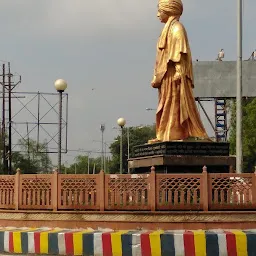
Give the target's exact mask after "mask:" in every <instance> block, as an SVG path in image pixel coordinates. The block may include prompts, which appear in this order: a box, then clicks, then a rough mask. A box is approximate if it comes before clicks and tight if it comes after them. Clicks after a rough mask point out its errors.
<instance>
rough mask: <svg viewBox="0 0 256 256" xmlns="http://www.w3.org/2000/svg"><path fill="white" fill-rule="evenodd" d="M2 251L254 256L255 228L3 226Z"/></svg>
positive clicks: (110, 255) (125, 255) (105, 255)
mask: <svg viewBox="0 0 256 256" xmlns="http://www.w3.org/2000/svg"><path fill="white" fill-rule="evenodd" d="M0 253H11V254H16V253H19V254H23V255H24V254H25V255H26V254H44V255H45V254H48V255H88V256H92V255H103V256H161V255H162V256H167V255H168V256H183V255H184V256H204V255H205V256H225V255H227V256H247V255H248V256H251V255H256V230H243V231H242V230H217V231H216V230H215V231H214V230H209V231H203V230H196V231H190V230H186V231H162V230H158V231H126V230H125V231H111V232H103V231H92V230H67V229H66V230H65V229H48V228H42V229H32V228H28V229H26V228H22V229H17V228H3V229H0Z"/></svg>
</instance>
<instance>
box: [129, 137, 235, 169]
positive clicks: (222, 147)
mask: <svg viewBox="0 0 256 256" xmlns="http://www.w3.org/2000/svg"><path fill="white" fill-rule="evenodd" d="M235 162H236V158H235V156H229V143H226V142H202V141H189V142H187V141H186V142H183V141H171V142H161V143H154V144H144V145H139V146H136V147H134V155H133V157H132V158H130V159H128V166H129V168H130V169H131V170H132V172H135V173H145V172H150V167H151V166H154V167H155V168H156V172H164V173H200V172H202V168H203V166H207V171H208V172H210V173H227V172H229V171H230V168H232V167H234V166H235Z"/></svg>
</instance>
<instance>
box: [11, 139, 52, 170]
mask: <svg viewBox="0 0 256 256" xmlns="http://www.w3.org/2000/svg"><path fill="white" fill-rule="evenodd" d="M18 143H19V145H20V148H21V152H14V153H13V154H12V162H13V168H14V169H17V168H20V169H21V170H22V172H23V173H38V172H43V173H48V172H51V170H52V162H51V159H50V157H49V154H48V148H47V142H43V143H37V142H36V141H35V140H32V139H30V140H19V142H18Z"/></svg>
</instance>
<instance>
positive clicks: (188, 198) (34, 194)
mask: <svg viewBox="0 0 256 256" xmlns="http://www.w3.org/2000/svg"><path fill="white" fill-rule="evenodd" d="M0 209H14V210H26V209H27V210H37V211H40V210H52V211H63V210H84V211H88V210H98V211H116V210H119V211H121V210H122V211H123V210H124V211H129V210H130V211H142V210H143V211H166V210H169V211H175V210H184V211H185V210H199V211H209V210H240V209H243V210H244V209H251V210H256V174H254V173H252V174H208V173H207V168H206V167H204V168H203V172H202V173H201V174H200V173H199V174H159V173H155V170H154V168H152V170H151V172H150V173H149V174H122V175H119V174H104V172H103V171H101V172H100V173H99V174H77V175H72V174H58V173H57V172H54V173H53V174H20V171H17V173H16V175H0Z"/></svg>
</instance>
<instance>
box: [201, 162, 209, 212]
mask: <svg viewBox="0 0 256 256" xmlns="http://www.w3.org/2000/svg"><path fill="white" fill-rule="evenodd" d="M202 176H203V177H202V184H201V186H202V190H201V197H202V199H203V202H202V204H203V210H204V211H208V207H209V202H208V201H209V198H208V196H209V194H208V174H207V167H206V166H204V167H203V172H202Z"/></svg>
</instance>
